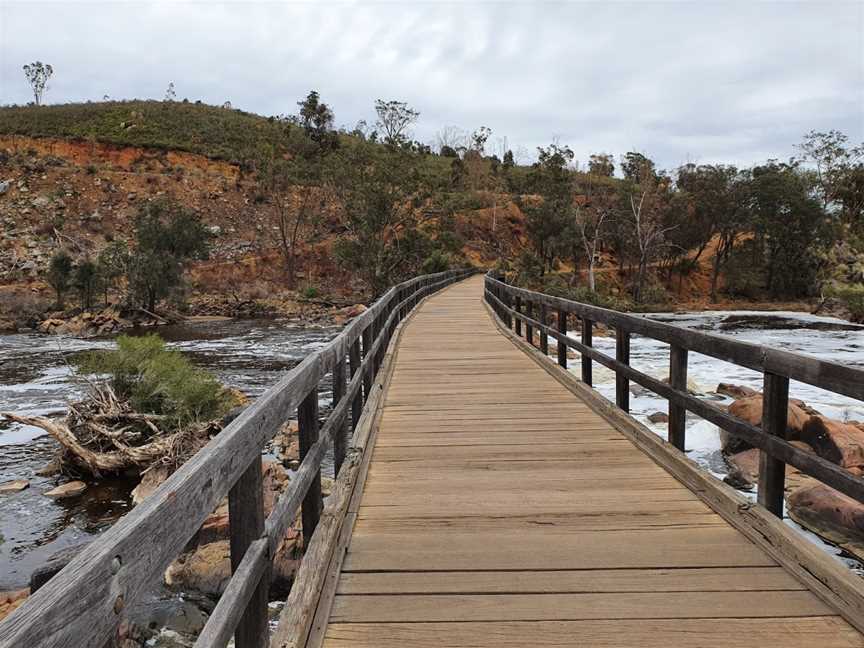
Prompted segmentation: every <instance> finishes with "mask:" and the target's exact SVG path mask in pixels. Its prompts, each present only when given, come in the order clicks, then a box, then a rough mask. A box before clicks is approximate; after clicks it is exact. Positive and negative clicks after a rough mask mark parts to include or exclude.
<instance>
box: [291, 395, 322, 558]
mask: <svg viewBox="0 0 864 648" xmlns="http://www.w3.org/2000/svg"><path fill="white" fill-rule="evenodd" d="M297 424H298V427H299V428H300V429H299V436H300V461H301V463H302V462H303V459H304V457H306V455H307V454H308V453H309V450H310V449H311V448H312V447H313V446H314V445H315V443H316V442H317V441H318V387H317V386H316V387H314V388H313V389H312V390H311V391H310V392H309V394H308V396H306V398H304V399H303V402H302V403H301V404H300V407H299V408H298V409H297ZM322 504H323V499H322V497H321V469H320V468H319V469H318V470H317V471H316V473H315V475H314V477H313V478H312V482H311V483H310V484H309V490H307V491H306V497H305V498H304V499H303V508H302V509H301V511H302V518H303V546H304V547H308V546H309V543H310V542H311V541H312V534H313V533H315V527H316V526H317V525H318V520H319V518H320V517H321V507H322Z"/></svg>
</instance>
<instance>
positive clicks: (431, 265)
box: [420, 250, 450, 274]
mask: <svg viewBox="0 0 864 648" xmlns="http://www.w3.org/2000/svg"><path fill="white" fill-rule="evenodd" d="M449 269H450V257H449V256H447V254H445V253H444V252H442V251H441V250H435V251H433V252H432V254H430V255H429V256H428V257H426V260H425V261H424V262H423V265H422V266H421V267H420V272H421V274H435V273H436V272H445V271H447V270H449Z"/></svg>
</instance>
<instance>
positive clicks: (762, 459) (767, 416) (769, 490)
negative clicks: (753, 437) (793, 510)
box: [757, 373, 789, 518]
mask: <svg viewBox="0 0 864 648" xmlns="http://www.w3.org/2000/svg"><path fill="white" fill-rule="evenodd" d="M788 412H789V379H788V378H786V377H784V376H778V375H776V374H772V373H766V374H765V375H764V378H763V387H762V430H763V432H765V433H766V434H770V435H772V436H775V437H777V438H780V439H785V438H786V419H787V416H788ZM785 482H786V464H784V463H783V462H782V461H780V460H778V459H774V458H773V457H771V455H769V454H768V453H767V452H765V450H760V451H759V488H758V493H757V499H758V501H759V503H760V504H761V505H762V506H764V507H765V508H766V509H768V510H769V511H771V513H773V514H774V515H776V516H777V517H779V518H782V517H783V491H784V486H785Z"/></svg>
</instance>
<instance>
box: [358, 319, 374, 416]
mask: <svg viewBox="0 0 864 648" xmlns="http://www.w3.org/2000/svg"><path fill="white" fill-rule="evenodd" d="M361 337H362V338H363V402H364V403H365V402H366V401H367V400H368V399H369V395H370V394H371V392H372V363H373V360H372V358H371V357H370V355H369V352H370V351H371V349H372V323H371V322H370V323H369V324H367V325H366V328H364V329H363V333H362V335H361ZM367 360H368V362H367Z"/></svg>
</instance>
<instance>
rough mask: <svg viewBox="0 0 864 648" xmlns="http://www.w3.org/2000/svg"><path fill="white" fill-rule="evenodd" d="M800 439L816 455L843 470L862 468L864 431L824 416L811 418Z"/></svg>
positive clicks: (806, 423) (805, 425)
mask: <svg viewBox="0 0 864 648" xmlns="http://www.w3.org/2000/svg"><path fill="white" fill-rule="evenodd" d="M800 438H801V440H802V441H804V442H805V443H806V444H807V445H809V446H810V447H812V448H813V449H814V450H815V451H816V454H818V455H819V456H820V457H822V458H823V459H827V460H828V461H831V462H833V463H835V464H837V465H839V466H843V467H844V468H853V467H860V466H864V430H862V429H861V428H860V427H858V426H857V425H853V424H851V423H842V422H840V421H835V420H833V419H829V418H826V417H824V416H811V417H810V418H809V419H807V421H806V422H805V423H804V426H803V428H802V430H801V435H800Z"/></svg>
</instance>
